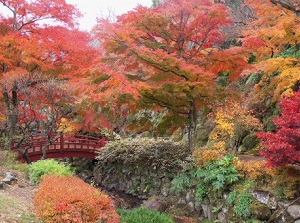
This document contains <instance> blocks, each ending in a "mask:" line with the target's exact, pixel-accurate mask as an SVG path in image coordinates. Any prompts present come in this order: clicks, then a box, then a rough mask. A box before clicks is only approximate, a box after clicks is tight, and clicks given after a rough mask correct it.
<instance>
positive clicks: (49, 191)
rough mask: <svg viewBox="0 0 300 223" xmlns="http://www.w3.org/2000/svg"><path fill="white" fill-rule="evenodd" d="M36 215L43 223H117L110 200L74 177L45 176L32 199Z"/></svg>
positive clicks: (117, 219)
mask: <svg viewBox="0 0 300 223" xmlns="http://www.w3.org/2000/svg"><path fill="white" fill-rule="evenodd" d="M34 206H35V209H36V213H37V215H38V216H39V217H40V218H41V219H42V220H43V222H45V223H48V222H49V223H50V222H51V223H56V222H57V223H59V222H74V223H86V222H90V223H91V222H96V221H97V220H99V221H100V222H102V223H117V222H119V216H118V215H117V214H116V212H115V210H114V208H113V203H112V200H111V199H110V198H109V197H108V196H107V195H105V194H103V193H102V192H100V191H99V190H97V189H96V188H94V187H92V186H90V185H88V184H86V183H84V181H82V180H80V179H79V178H76V177H70V176H55V175H50V176H45V177H44V178H43V180H42V182H41V185H40V188H39V189H38V191H37V192H36V194H35V196H34Z"/></svg>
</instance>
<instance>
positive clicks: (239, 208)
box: [233, 192, 252, 218]
mask: <svg viewBox="0 0 300 223" xmlns="http://www.w3.org/2000/svg"><path fill="white" fill-rule="evenodd" d="M251 197H252V196H251V194H250V193H248V192H244V193H241V194H239V195H238V196H237V200H236V204H235V205H234V207H233V211H234V213H235V214H236V215H237V216H238V217H242V218H248V217H250V215H251V213H250V204H251V203H252V201H251Z"/></svg>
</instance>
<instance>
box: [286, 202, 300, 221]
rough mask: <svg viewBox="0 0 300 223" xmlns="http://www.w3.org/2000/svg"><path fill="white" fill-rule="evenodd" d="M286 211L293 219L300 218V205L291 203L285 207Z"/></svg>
mask: <svg viewBox="0 0 300 223" xmlns="http://www.w3.org/2000/svg"><path fill="white" fill-rule="evenodd" d="M287 212H288V213H289V215H290V216H291V217H292V218H293V219H295V220H296V219H300V205H291V206H289V207H288V208H287Z"/></svg>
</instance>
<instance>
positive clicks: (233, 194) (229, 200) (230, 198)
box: [226, 191, 237, 206]
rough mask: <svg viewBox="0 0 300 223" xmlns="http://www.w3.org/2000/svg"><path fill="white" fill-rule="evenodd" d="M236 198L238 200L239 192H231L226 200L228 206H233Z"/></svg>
mask: <svg viewBox="0 0 300 223" xmlns="http://www.w3.org/2000/svg"><path fill="white" fill-rule="evenodd" d="M236 198H237V192H236V191H232V192H230V193H229V194H228V197H227V198H226V204H228V205H229V206H233V205H234V202H235V200H236Z"/></svg>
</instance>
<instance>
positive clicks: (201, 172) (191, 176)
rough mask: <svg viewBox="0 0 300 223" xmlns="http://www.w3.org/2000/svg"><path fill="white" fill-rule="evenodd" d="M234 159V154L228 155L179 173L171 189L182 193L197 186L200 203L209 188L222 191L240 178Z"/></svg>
mask: <svg viewBox="0 0 300 223" xmlns="http://www.w3.org/2000/svg"><path fill="white" fill-rule="evenodd" d="M234 160H235V157H234V156H232V155H226V156H224V157H223V158H222V159H220V160H216V161H215V162H207V163H205V165H204V167H203V168H198V169H196V170H195V169H191V170H189V172H187V173H182V174H179V175H178V176H177V177H175V178H174V180H173V182H172V187H171V189H173V190H174V191H176V192H178V193H181V192H182V191H184V189H185V188H190V187H192V186H196V201H197V202H198V203H199V202H201V201H202V200H203V199H204V198H205V196H206V195H207V194H208V191H209V190H213V191H214V192H222V191H224V190H226V189H228V187H229V186H230V185H232V184H233V183H234V182H236V181H237V180H238V179H239V178H240V175H239V174H238V171H237V169H236V168H235V166H234V165H233V163H234Z"/></svg>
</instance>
